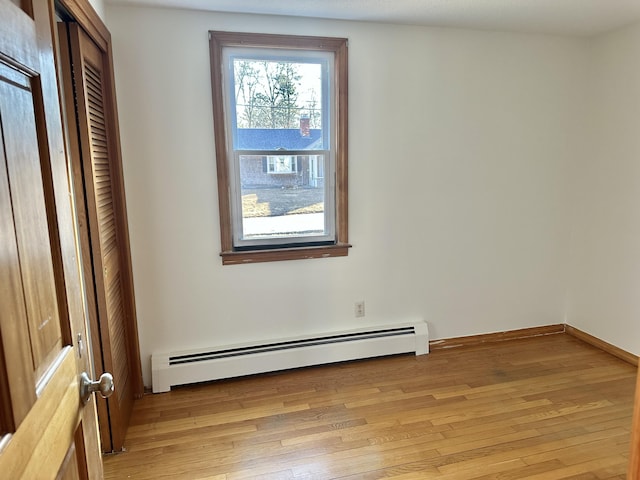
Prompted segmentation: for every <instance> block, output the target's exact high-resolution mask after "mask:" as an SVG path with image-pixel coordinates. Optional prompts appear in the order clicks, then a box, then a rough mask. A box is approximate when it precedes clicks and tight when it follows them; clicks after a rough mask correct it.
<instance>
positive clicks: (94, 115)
mask: <svg viewBox="0 0 640 480" xmlns="http://www.w3.org/2000/svg"><path fill="white" fill-rule="evenodd" d="M58 28H59V37H60V39H61V49H60V50H61V67H62V70H63V73H64V75H63V83H64V91H65V95H64V96H65V103H66V111H67V122H68V123H69V125H70V126H71V127H72V128H69V140H70V142H69V143H70V150H71V158H72V165H73V171H74V187H75V193H76V198H77V199H78V215H79V225H80V238H81V245H82V251H83V258H84V274H85V282H86V284H87V285H89V286H90V291H89V292H88V295H87V297H88V302H87V303H88V310H89V315H90V317H91V325H92V326H93V327H94V328H92V333H93V341H94V343H93V344H94V346H95V347H96V355H94V361H95V363H96V365H100V366H101V368H102V370H105V371H109V372H112V374H113V376H114V379H115V382H116V384H117V386H118V389H117V390H116V393H115V394H114V395H113V396H112V397H110V398H109V399H106V400H105V399H98V418H99V421H100V433H101V440H102V447H103V451H105V452H110V451H120V450H122V448H123V446H124V439H125V434H126V431H127V427H128V425H129V419H130V416H131V411H132V409H133V401H134V398H136V397H139V396H141V394H142V392H141V391H140V390H141V382H138V381H137V380H138V379H137V376H138V375H136V372H138V371H139V370H140V368H139V362H140V360H139V353H138V341H137V329H136V318H135V308H134V305H133V301H132V292H131V290H132V288H133V285H132V282H131V281H130V270H129V269H128V268H127V260H128V259H129V244H128V235H127V233H126V231H123V230H124V227H123V223H122V222H121V220H122V219H123V218H124V219H126V211H125V209H124V202H123V198H122V196H121V195H119V193H120V192H121V189H120V188H119V185H120V184H119V182H118V181H117V179H118V177H119V176H120V171H119V169H118V168H117V167H118V166H119V165H120V163H119V159H118V156H117V155H116V154H115V152H114V151H115V150H116V149H117V147H116V146H115V143H114V136H116V135H117V131H114V128H113V125H114V123H113V118H110V115H113V112H111V111H110V108H109V101H108V97H109V94H110V92H109V88H108V85H109V75H108V71H107V69H108V65H109V63H108V61H107V55H106V52H104V51H103V50H101V49H100V48H99V47H98V45H96V44H95V43H94V42H93V40H92V39H91V38H90V37H89V36H88V35H87V34H86V33H85V32H84V30H83V29H82V28H80V27H79V25H78V24H77V23H61V24H59V26H58ZM98 345H99V346H100V351H97V346H98ZM136 367H138V368H136ZM138 384H140V387H138Z"/></svg>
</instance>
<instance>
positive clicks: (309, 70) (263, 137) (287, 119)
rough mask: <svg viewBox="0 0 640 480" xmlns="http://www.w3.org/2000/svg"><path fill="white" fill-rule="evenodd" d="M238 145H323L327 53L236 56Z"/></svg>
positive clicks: (282, 147) (300, 147)
mask: <svg viewBox="0 0 640 480" xmlns="http://www.w3.org/2000/svg"><path fill="white" fill-rule="evenodd" d="M231 62H232V73H233V78H232V84H233V92H234V99H233V100H234V103H235V107H234V108H232V114H233V115H235V118H234V119H233V121H234V125H235V129H234V131H235V136H234V137H235V138H234V146H235V149H236V150H323V149H325V146H324V144H325V143H327V142H326V140H325V137H326V133H327V132H324V131H323V128H326V124H327V123H328V122H326V121H325V120H324V118H325V115H324V113H325V110H326V109H325V108H324V104H323V97H324V94H323V84H324V86H325V89H326V86H327V82H326V78H328V77H327V75H328V71H327V70H328V63H327V61H326V59H323V58H316V59H314V58H305V59H300V60H293V59H288V58H287V57H281V58H279V59H277V60H268V59H257V58H252V57H248V56H245V55H233V56H231Z"/></svg>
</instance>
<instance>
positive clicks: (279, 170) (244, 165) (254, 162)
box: [237, 119, 324, 188]
mask: <svg viewBox="0 0 640 480" xmlns="http://www.w3.org/2000/svg"><path fill="white" fill-rule="evenodd" d="M237 139H238V146H237V148H238V150H262V151H264V150H281V151H282V155H242V156H241V157H240V179H241V184H242V187H282V188H294V187H323V186H324V162H323V161H322V156H321V155H287V151H300V150H322V130H321V129H311V128H309V127H308V124H307V125H305V123H304V119H301V126H300V128H299V129H297V128H275V129H272V128H239V129H238V132H237Z"/></svg>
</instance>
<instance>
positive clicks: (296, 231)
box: [239, 155, 329, 240]
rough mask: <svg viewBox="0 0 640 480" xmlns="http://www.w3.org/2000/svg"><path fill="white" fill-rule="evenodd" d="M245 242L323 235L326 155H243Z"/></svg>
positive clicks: (242, 181) (242, 192)
mask: <svg viewBox="0 0 640 480" xmlns="http://www.w3.org/2000/svg"><path fill="white" fill-rule="evenodd" d="M239 163H240V184H241V188H240V195H241V201H242V231H243V239H244V240H252V239H277V238H283V237H284V238H286V239H290V238H291V237H307V236H319V235H320V236H322V235H326V234H328V233H329V232H326V231H325V183H324V177H323V175H322V172H323V171H324V155H302V156H282V157H280V156H269V157H263V156H258V155H240V157H239Z"/></svg>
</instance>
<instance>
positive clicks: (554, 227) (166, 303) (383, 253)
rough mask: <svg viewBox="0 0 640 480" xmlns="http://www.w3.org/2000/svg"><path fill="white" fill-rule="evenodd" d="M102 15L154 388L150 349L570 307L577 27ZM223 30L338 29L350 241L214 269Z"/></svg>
mask: <svg viewBox="0 0 640 480" xmlns="http://www.w3.org/2000/svg"><path fill="white" fill-rule="evenodd" d="M107 17H108V24H109V28H110V30H111V33H112V36H113V42H114V55H115V69H116V82H117V93H118V100H119V112H120V127H121V135H122V147H123V159H124V168H125V180H126V189H127V201H128V213H129V221H130V233H131V242H132V257H133V263H134V275H135V288H136V296H137V309H138V320H139V330H140V343H141V353H142V360H143V366H144V375H145V383H146V384H149V383H150V373H149V358H150V355H151V353H152V352H156V351H159V352H161V351H169V350H175V349H186V348H196V347H205V346H211V345H216V344H228V343H236V342H243V341H253V340H260V339H268V338H277V337H282V336H293V335H299V334H305V333H312V332H321V331H325V330H331V329H347V328H356V327H359V326H365V325H370V324H371V325H375V324H381V323H382V324H386V323H394V322H403V321H406V320H407V319H410V318H415V317H421V318H424V319H426V320H427V321H428V323H429V325H430V329H431V336H432V338H447V337H456V336H463V335H473V334H478V333H488V332H494V331H503V330H511V329H518V328H525V327H533V326H538V325H548V324H553V323H561V322H563V321H564V319H565V309H566V304H565V301H566V285H567V281H568V280H567V279H568V271H567V267H568V261H567V255H566V252H567V251H568V246H569V244H568V239H569V228H568V223H567V222H566V220H567V218H568V216H569V207H568V205H569V200H570V198H571V196H570V193H569V192H568V191H567V188H566V187H567V184H568V183H569V180H570V179H571V175H572V174H573V171H572V165H571V163H572V161H573V160H574V159H576V158H579V157H580V154H581V152H583V150H584V146H583V142H582V141H581V139H582V138H583V137H584V133H585V130H584V127H585V125H584V119H583V116H582V115H578V114H577V112H578V111H579V109H580V107H581V105H583V104H584V102H585V100H586V85H585V82H584V78H585V73H586V71H587V67H588V45H587V43H586V42H584V41H580V40H572V39H568V38H561V37H550V36H535V35H518V34H509V33H490V32H480V31H471V30H454V29H436V28H422V27H408V26H393V25H376V24H366V23H356V22H337V21H326V20H313V19H304V20H302V19H291V18H282V17H266V16H249V15H229V14H213V13H205V12H194V11H179V10H164V9H148V8H147V9H145V8H134V7H119V6H113V5H107ZM215 29H219V30H235V31H256V32H265V33H291V34H307V35H323V36H344V37H348V38H349V67H350V70H349V74H350V93H349V121H350V125H349V151H350V158H349V161H350V171H349V173H350V181H349V195H350V199H349V200H350V208H349V212H350V241H351V243H352V244H353V248H352V250H351V252H350V254H349V256H348V257H346V258H333V259H322V260H299V261H288V262H278V263H265V264H256V265H240V266H226V267H222V265H221V260H220V258H219V256H218V254H219V251H220V239H219V222H218V210H217V201H216V199H217V190H216V188H217V186H216V180H215V179H216V171H215V156H214V144H213V135H212V128H213V126H212V113H211V93H210V80H209V79H210V76H209V52H208V39H207V31H208V30H215ZM357 300H364V301H365V302H366V317H365V318H364V319H355V318H354V313H353V307H354V305H353V304H354V302H355V301H357Z"/></svg>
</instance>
